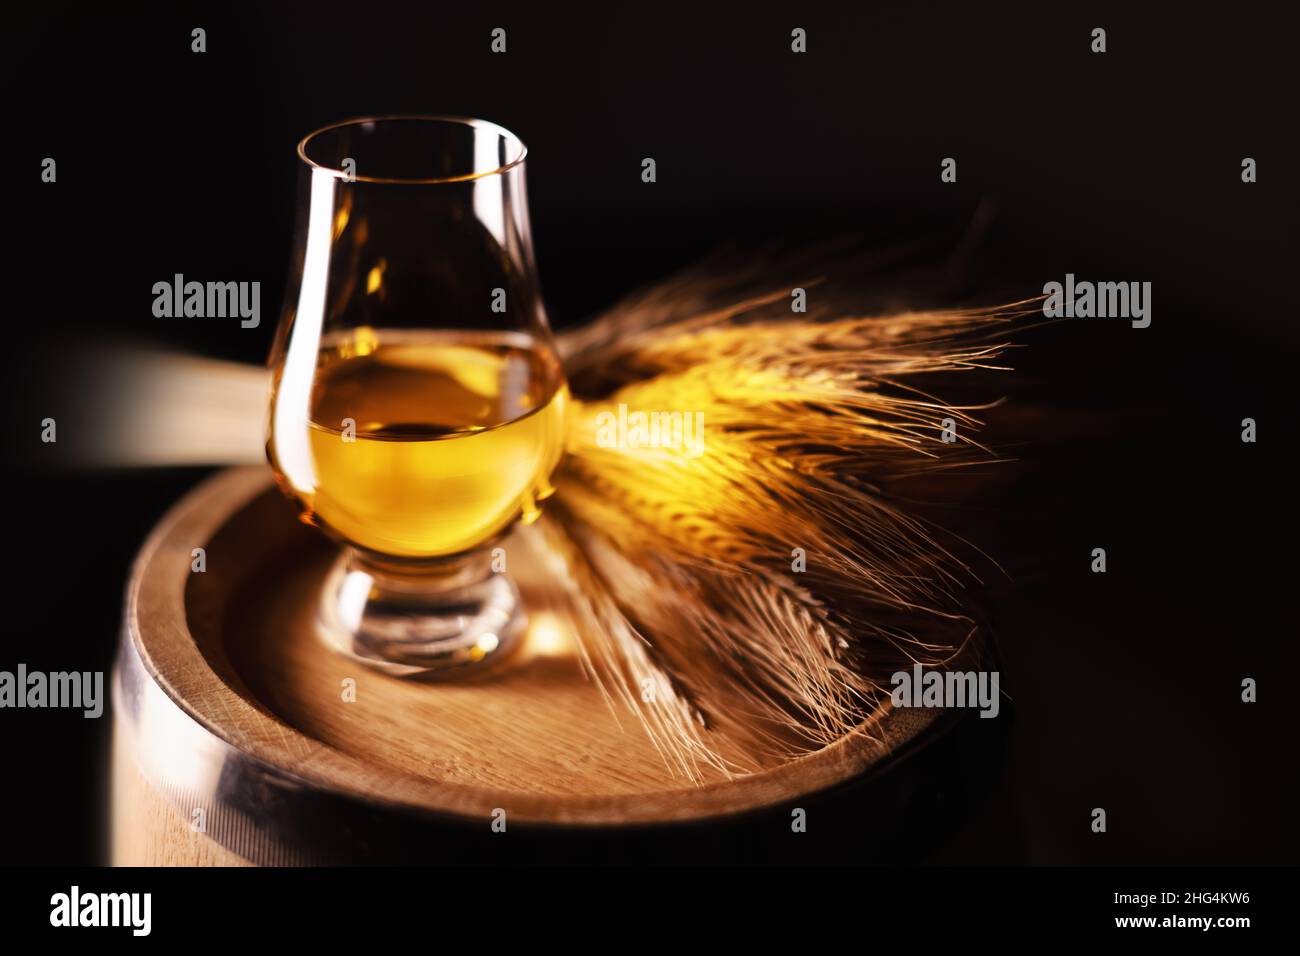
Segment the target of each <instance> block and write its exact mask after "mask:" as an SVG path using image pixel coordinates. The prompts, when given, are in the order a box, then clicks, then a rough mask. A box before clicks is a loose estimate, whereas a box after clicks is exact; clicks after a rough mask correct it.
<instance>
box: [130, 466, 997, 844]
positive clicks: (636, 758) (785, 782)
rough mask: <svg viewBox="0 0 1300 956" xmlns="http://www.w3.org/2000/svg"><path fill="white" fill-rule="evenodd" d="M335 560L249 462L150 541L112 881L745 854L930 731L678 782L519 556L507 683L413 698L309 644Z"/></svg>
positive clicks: (911, 723)
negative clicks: (290, 869)
mask: <svg viewBox="0 0 1300 956" xmlns="http://www.w3.org/2000/svg"><path fill="white" fill-rule="evenodd" d="M531 533H533V532H531V531H530V530H529V529H520V530H518V531H516V532H515V534H516V535H529V534H531ZM525 544H527V542H525ZM199 548H201V549H203V558H204V563H205V568H204V570H203V571H202V572H198V571H196V570H194V561H195V549H199ZM527 552H528V548H527V547H524V548H522V549H518V553H524V554H526V553H527ZM515 553H517V551H516V549H514V548H512V550H511V554H512V555H514V554H515ZM336 556H337V550H336V548H335V547H334V546H333V545H332V544H330V543H329V542H328V541H326V540H325V539H324V538H323V536H321V535H320V534H319V533H318V532H316V531H314V530H313V529H310V528H307V527H305V526H303V525H302V524H301V523H300V522H298V521H297V520H295V518H294V515H293V511H292V509H291V508H290V507H289V505H288V504H287V503H286V502H284V501H283V500H282V499H281V498H280V496H279V494H278V492H277V491H276V490H275V489H274V487H273V484H272V481H271V477H270V474H269V472H268V471H267V470H266V469H264V468H240V469H234V470H230V471H227V472H224V473H221V474H219V475H217V476H215V477H214V478H212V479H210V480H208V481H207V482H205V483H204V484H202V485H201V486H200V487H198V488H197V489H195V490H194V491H193V492H192V493H191V494H190V495H188V496H187V497H186V498H185V499H184V500H182V501H181V502H180V503H179V504H178V505H176V506H175V507H174V508H173V509H172V510H171V511H170V512H169V513H168V514H167V515H166V517H165V518H164V519H163V520H162V522H161V523H160V524H159V526H158V527H157V528H156V529H155V531H154V532H153V534H152V535H151V536H150V538H149V539H148V541H147V542H146V544H145V545H144V547H143V550H142V551H141V553H140V555H139V557H138V559H137V561H136V564H135V566H134V568H133V571H132V574H131V579H130V582H129V586H128V589H127V601H126V609H125V621H124V627H123V634H122V642H121V648H120V652H119V657H118V663H117V667H116V670H115V675H114V704H115V723H114V743H113V804H114V806H113V815H112V819H113V826H112V829H113V839H112V848H113V849H112V855H113V861H114V862H115V863H117V864H127V865H154V864H232V865H235V864H240V865H242V864H248V863H252V864H263V865H264V864H312V863H326V864H329V863H390V862H391V863H397V862H445V861H475V860H485V859H500V858H505V857H503V854H504V853H505V852H506V851H505V850H504V849H503V848H504V847H507V846H509V847H511V848H512V850H513V855H512V856H510V857H509V858H510V859H549V858H551V857H554V858H555V859H556V860H566V859H621V858H632V859H638V858H640V859H650V858H665V859H670V858H675V857H674V856H673V854H674V853H677V852H681V853H684V854H685V856H691V855H692V854H691V853H687V852H686V849H685V848H687V847H695V848H697V849H698V848H699V847H700V846H702V844H701V843H700V842H699V841H700V840H701V833H708V834H712V836H711V837H710V838H709V839H714V840H716V839H717V834H719V833H724V832H732V833H734V840H735V844H734V846H733V849H737V851H738V852H739V855H740V856H744V853H743V847H745V846H750V845H756V844H752V843H751V842H749V838H747V837H746V836H745V835H744V834H745V829H744V828H745V827H747V826H750V827H752V826H755V825H763V826H769V827H780V828H782V830H783V831H784V832H791V831H793V832H799V828H798V827H797V826H796V827H792V826H791V824H790V820H791V817H792V815H797V812H804V811H803V808H806V807H808V806H810V805H812V801H813V798H814V795H816V794H819V793H820V794H826V793H835V792H838V790H840V789H842V786H843V785H845V784H846V783H847V782H850V781H861V780H864V779H868V778H871V777H873V776H874V777H875V778H880V777H882V776H886V777H889V776H890V775H887V774H883V773H882V771H883V769H884V768H886V767H888V766H890V765H891V764H893V763H894V762H895V761H896V758H897V757H898V756H899V755H900V754H903V753H907V752H909V751H911V750H915V749H917V748H916V745H917V744H918V743H919V742H923V741H924V740H926V739H927V738H930V737H934V736H936V735H939V734H940V733H941V731H940V729H939V728H942V727H944V726H946V724H947V720H946V718H945V719H939V718H938V717H937V716H936V714H937V712H936V711H926V710H911V711H902V710H900V711H895V712H890V711H888V710H886V711H884V712H882V713H880V714H877V715H875V716H874V717H873V718H872V719H871V720H870V721H868V722H867V723H866V724H864V725H863V726H862V727H860V728H859V730H858V732H855V733H853V734H850V735H848V736H846V737H845V738H843V739H842V740H840V741H838V742H837V743H835V744H834V745H832V746H829V747H827V748H825V749H823V750H820V751H818V752H816V753H814V754H810V755H806V756H803V757H799V758H796V759H773V758H767V757H764V758H762V759H763V761H764V764H763V769H762V770H760V771H759V772H756V773H753V774H749V775H746V776H741V777H735V778H730V779H728V778H726V777H723V776H721V775H717V776H712V777H708V778H707V779H705V780H703V781H691V780H688V779H685V778H683V777H681V776H680V775H676V774H675V773H674V772H673V770H672V769H671V768H670V767H669V765H668V764H666V763H665V761H664V760H663V759H662V757H661V756H660V754H659V753H658V752H657V751H656V749H655V747H654V746H653V744H652V742H651V741H650V740H649V739H648V738H647V737H646V736H645V734H644V732H643V731H642V730H641V728H640V727H639V726H637V725H636V723H635V721H630V720H628V718H627V716H626V715H623V717H622V720H621V721H620V719H619V716H620V715H618V714H616V713H615V712H614V711H613V710H611V708H610V706H609V704H608V703H607V702H606V700H605V699H604V697H603V696H602V695H601V693H600V691H599V689H598V688H597V687H596V686H595V685H593V683H591V682H590V681H589V680H588V679H587V678H586V677H585V676H584V673H583V671H582V669H581V667H580V666H579V659H578V657H577V655H576V649H575V645H574V643H573V637H572V634H571V632H570V631H569V630H568V628H567V626H566V624H565V621H564V620H563V618H562V617H561V616H559V615H558V614H557V613H556V612H555V610H554V608H553V607H552V605H551V602H550V601H549V600H548V595H549V594H551V593H553V590H554V589H553V588H552V587H550V586H548V582H547V580H546V578H545V573H546V572H544V571H542V570H541V568H542V562H530V561H528V560H525V561H523V562H518V561H515V560H514V558H513V557H512V566H511V571H512V573H513V574H514V575H515V577H516V580H517V582H518V584H519V586H520V590H521V593H522V594H523V597H524V600H525V603H526V605H527V607H528V610H529V616H530V621H531V622H532V623H531V625H530V629H529V632H528V636H527V637H526V638H525V640H524V643H523V646H522V647H521V649H520V650H519V651H518V652H516V654H515V656H514V657H512V659H511V660H510V661H509V662H508V665H507V666H503V667H501V668H500V669H499V670H498V671H496V672H493V673H491V674H487V675H484V676H483V677H481V678H480V679H476V680H470V681H448V682H440V683H421V682H416V681H408V680H402V679H399V678H395V677H390V676H387V675H384V674H381V673H377V672H374V671H371V670H368V669H366V668H364V667H362V666H360V665H357V664H355V663H353V662H352V661H350V660H348V659H346V658H344V657H342V656H340V655H337V654H334V653H333V652H331V651H329V650H328V649H327V648H326V647H325V646H323V644H322V643H321V641H320V640H319V638H318V635H317V632H316V626H315V620H316V608H317V604H316V595H318V594H319V589H320V587H321V583H322V580H323V579H324V576H325V575H326V573H327V572H328V570H329V568H330V566H331V565H332V563H333V561H334V560H335V558H336ZM976 723H979V722H978V721H977V722H976ZM882 742H883V745H882ZM749 756H750V757H751V758H754V759H758V755H752V754H751V755H749ZM891 779H893V780H894V782H895V784H898V783H900V780H899V775H898V774H894V775H892V777H891ZM901 785H902V786H903V787H905V788H910V789H911V791H912V792H913V793H915V791H916V790H917V788H918V786H919V787H922V788H924V787H926V786H928V784H918V782H917V781H916V780H915V779H910V780H909V779H906V777H904V779H902V780H901ZM871 792H873V793H875V794H877V795H879V794H880V793H882V792H884V791H882V789H881V787H880V786H879V785H877V786H875V787H874V789H873V790H872V791H871ZM858 794H859V795H858V796H857V797H854V798H853V799H854V801H855V804H854V805H855V806H857V807H859V808H861V807H864V806H866V805H867V803H863V802H862V797H861V791H858ZM899 799H900V798H897V795H896V794H895V795H892V796H887V797H885V798H884V800H883V802H882V804H881V805H882V806H884V807H885V808H886V809H885V811H884V812H890V810H889V808H891V807H895V806H896V805H897V804H898V802H899ZM869 802H870V801H868V803H869ZM756 821H767V822H765V823H761V824H759V823H757V822H756ZM882 823H884V824H885V825H887V824H888V821H882ZM503 835H504V836H505V838H504V839H503V838H502V837H503ZM629 841H630V842H629ZM715 848H716V844H715ZM730 856H731V857H733V858H734V857H735V856H736V854H735V853H733V854H730Z"/></svg>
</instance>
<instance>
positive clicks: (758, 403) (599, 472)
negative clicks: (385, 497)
mask: <svg viewBox="0 0 1300 956" xmlns="http://www.w3.org/2000/svg"><path fill="white" fill-rule="evenodd" d="M867 271H868V270H867V269H866V268H865V267H864V261H863V259H862V257H861V256H858V255H849V254H845V253H843V252H842V251H839V250H836V249H835V248H831V247H818V248H811V249H807V250H805V251H803V252H801V253H797V254H793V255H791V254H790V253H789V252H779V251H775V250H774V251H773V252H771V253H770V254H758V255H756V254H754V253H753V252H752V251H750V252H747V253H744V254H739V253H729V252H726V251H724V252H722V253H720V254H718V255H715V256H714V257H712V258H711V259H708V260H706V261H704V262H702V263H700V264H699V265H697V266H694V267H691V268H689V269H687V270H686V271H684V272H682V273H680V274H678V275H675V276H673V277H671V278H670V279H668V280H666V281H664V282H661V283H659V284H657V285H655V286H653V287H651V288H649V289H648V290H646V291H642V292H639V293H636V294H634V295H632V296H630V297H628V298H627V299H625V300H623V301H622V302H620V303H618V304H617V305H616V306H614V307H613V308H612V309H610V310H609V311H608V312H607V313H605V314H604V315H602V316H600V317H599V318H598V319H597V320H596V321H594V322H592V323H591V324H588V325H586V326H583V327H581V328H578V329H576V330H573V331H570V332H567V333H565V334H564V335H561V336H560V340H559V341H560V352H561V357H562V360H563V363H564V367H565V371H566V374H567V376H568V378H569V382H570V385H571V388H572V390H573V394H574V397H575V403H574V406H573V410H572V414H571V416H570V418H569V421H570V427H569V435H568V449H567V455H566V459H565V462H564V464H563V465H562V466H561V469H560V472H559V473H558V475H557V477H556V479H555V484H556V488H557V493H556V495H555V497H554V499H553V500H552V503H551V504H550V505H548V513H547V516H546V517H545V518H544V519H543V521H542V522H541V524H540V530H541V532H542V533H543V534H545V535H546V538H547V542H548V545H549V547H548V548H547V549H546V550H547V552H548V553H549V555H550V560H551V561H552V562H553V569H554V571H555V578H556V580H557V581H562V582H566V584H565V585H564V586H565V588H566V590H567V593H566V595H565V599H566V602H567V604H568V609H569V611H570V613H571V617H572V620H573V622H574V625H575V627H576V628H577V631H578V637H579V643H580V645H581V654H582V659H583V662H584V666H585V667H586V669H587V670H588V672H589V673H590V675H591V677H592V678H593V679H594V680H595V681H596V682H597V683H598V684H599V685H600V687H601V688H602V690H603V691H604V693H605V694H606V696H607V698H608V699H609V701H610V703H611V705H612V706H614V707H615V708H616V709H625V710H627V711H630V712H631V713H632V714H633V715H634V716H635V718H636V719H637V720H639V721H640V723H641V724H642V726H643V727H644V729H645V731H646V732H647V733H648V734H649V735H650V737H651V739H652V740H653V741H654V742H655V744H656V746H658V747H659V749H660V751H661V752H662V753H663V755H664V757H665V759H666V760H667V761H668V762H669V764H670V766H671V767H672V768H673V770H674V772H680V773H682V774H684V775H686V776H688V777H691V778H696V779H698V778H699V777H700V770H701V768H702V767H704V766H711V767H713V768H715V770H717V771H720V772H721V773H723V774H725V775H728V776H730V775H734V774H743V773H747V772H751V771H753V770H755V769H757V768H758V765H759V764H761V763H763V762H765V761H764V760H763V759H761V756H760V757H759V758H757V763H749V762H746V761H745V760H744V759H743V758H738V757H736V756H735V754H736V753H749V754H754V755H768V756H771V757H773V758H786V757H790V756H794V755H798V754H800V753H805V752H809V751H812V750H816V749H819V748H821V747H824V746H826V745H828V744H830V743H832V742H834V741H835V740H837V739H839V738H841V737H843V736H844V735H846V734H848V733H850V732H854V731H855V729H857V731H858V732H861V729H862V727H863V726H864V722H865V721H866V720H867V719H868V718H869V717H871V715H873V714H875V713H877V712H878V711H879V709H880V708H881V706H882V704H884V703H885V702H886V701H887V700H888V697H889V691H890V675H892V674H894V673H895V672H897V671H899V670H903V669H910V668H911V667H912V666H913V665H914V664H916V663H920V664H922V665H926V666H946V665H952V664H953V662H954V661H955V660H957V659H958V658H959V657H962V658H963V659H966V660H970V659H971V656H972V655H978V653H979V646H980V643H981V640H982V635H981V627H982V625H981V624H980V623H979V621H978V618H977V616H976V615H974V614H972V613H971V610H970V600H969V597H968V594H969V590H970V587H971V585H972V583H973V581H974V579H975V573H974V572H973V571H972V568H971V565H970V563H969V562H968V561H967V560H966V558H965V557H963V551H964V548H963V547H962V545H963V544H964V543H963V542H961V541H960V540H956V539H954V538H952V537H951V536H949V535H947V534H946V533H944V532H942V531H941V530H940V529H938V528H936V527H934V526H933V525H931V524H930V523H929V522H928V521H926V520H924V519H923V518H921V517H920V516H918V515H916V514H913V513H911V512H910V510H909V508H908V507H907V506H906V505H905V504H904V503H903V499H905V498H907V497H908V489H909V487H911V486H912V485H914V484H915V483H917V482H919V481H920V480H921V479H922V478H923V476H926V475H929V474H932V473H933V472H935V471H936V470H939V469H950V468H954V467H958V466H966V465H970V464H972V463H977V462H989V461H995V460H996V456H995V455H994V453H993V452H991V451H990V450H988V449H987V448H985V447H983V446H982V445H981V444H979V443H978V442H977V441H976V440H975V437H974V436H975V434H976V433H977V431H978V428H979V426H980V424H981V423H980V421H979V420H978V419H977V418H976V417H975V414H976V413H977V412H979V411H980V410H981V409H983V408H988V407H991V403H983V404H979V405H972V404H965V405H956V404H949V403H948V402H945V401H944V400H943V399H942V398H940V397H937V396H936V395H933V394H931V392H930V388H931V385H932V383H936V382H938V383H942V382H950V381H952V380H953V376H954V375H964V376H967V377H969V376H970V375H971V374H977V375H980V376H983V375H985V373H986V372H987V371H988V370H994V369H998V368H1000V366H998V365H997V364H996V363H997V361H998V357H999V355H1000V354H1001V353H1002V352H1003V351H1004V349H1005V348H1006V347H1007V343H1006V342H1005V341H1003V340H1002V336H1004V335H1005V333H1006V332H1007V330H1008V326H1009V324H1010V323H1012V322H1013V320H1015V319H1016V318H1018V317H1019V316H1022V315H1025V314H1027V312H1028V310H1027V309H1025V308H1024V305H1025V304H1024V303H1015V304H1012V305H1010V306H1006V307H1003V308H1000V309H995V310H958V311H904V310H900V309H898V308H896V307H892V306H891V305H890V304H889V303H887V302H879V303H875V304H874V305H873V304H871V303H870V301H869V300H870V294H869V293H864V292H863V291H862V290H863V288H864V287H863V285H862V282H861V280H862V278H863V276H864V275H865V274H866V273H867ZM845 277H847V280H846V279H845ZM864 305H865V306H866V307H864ZM800 307H802V309H803V310H802V311H799V309H800ZM629 410H631V411H632V413H633V414H635V413H636V412H638V411H639V412H642V413H644V414H647V415H653V414H654V413H661V415H662V414H663V413H669V412H680V413H682V415H683V417H684V416H688V415H689V416H692V421H693V422H702V425H703V432H702V434H700V435H695V436H692V438H693V444H692V445H691V447H689V448H687V447H685V446H684V445H683V444H681V443H679V444H678V445H677V447H665V445H666V444H668V443H665V442H659V443H653V442H651V443H647V442H645V441H644V438H645V435H644V432H643V433H642V434H641V438H642V441H641V442H628V441H619V442H611V441H610V440H609V429H608V424H609V422H610V421H612V420H614V419H615V416H621V417H620V418H619V419H618V420H619V421H620V422H626V420H627V417H628V414H629ZM663 421H664V422H665V424H666V423H667V421H668V419H667V418H666V417H664V418H663ZM688 425H689V423H688ZM620 434H622V433H620ZM633 444H638V445H639V447H635V448H634V447H630V446H631V445H633ZM715 735H726V736H727V737H729V738H731V739H732V740H740V741H744V742H745V745H744V746H743V747H742V748H739V749H738V750H737V749H735V748H730V749H729V750H728V753H729V756H726V757H724V756H723V755H722V753H720V749H721V748H718V747H716V746H714V742H716V740H717V737H716V736H715Z"/></svg>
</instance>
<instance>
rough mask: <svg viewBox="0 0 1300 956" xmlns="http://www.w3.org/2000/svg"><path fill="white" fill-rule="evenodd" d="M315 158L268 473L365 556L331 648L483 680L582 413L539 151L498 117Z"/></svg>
mask: <svg viewBox="0 0 1300 956" xmlns="http://www.w3.org/2000/svg"><path fill="white" fill-rule="evenodd" d="M298 156H299V158H300V159H301V160H302V168H301V175H300V194H299V207H298V210H299V211H298V224H297V232H296V237H295V242H294V262H293V267H292V272H291V276H292V277H291V281H290V284H289V288H288V292H287V295H286V298H285V308H284V314H283V316H282V318H281V320H280V325H279V328H278V330H277V333H276V339H275V344H274V346H273V347H272V351H271V357H270V366H271V368H272V370H273V373H274V375H273V387H272V395H271V409H270V420H269V428H268V438H267V457H268V458H269V460H270V462H271V466H272V468H273V469H274V471H275V475H276V480H277V482H278V483H279V485H280V487H281V489H282V490H283V491H284V492H285V493H286V494H287V495H288V496H289V497H290V498H291V499H292V500H293V501H294V502H295V503H296V504H297V506H298V507H299V509H300V512H301V515H302V518H303V520H305V521H307V522H308V523H310V524H313V525H315V526H317V527H319V528H321V529H322V530H323V531H325V532H326V533H327V534H329V535H330V536H332V537H333V538H335V539H336V540H338V541H339V542H341V543H342V544H344V545H345V546H346V548H345V550H344V552H343V554H342V556H341V557H340V559H339V560H338V562H337V563H336V564H335V566H334V568H333V571H332V572H331V574H330V575H329V577H328V579H327V582H326V586H325V590H324V594H323V595H322V598H321V604H320V624H321V630H322V632H323V635H324V637H325V638H326V640H327V641H328V643H329V644H331V645H332V646H333V647H335V648H336V649H338V650H341V651H343V652H344V653H346V654H348V655H350V656H352V657H354V658H356V659H359V660H362V661H365V662H366V663H368V664H371V665H373V666H375V667H377V668H380V669H382V670H385V671H387V672H389V673H392V674H397V675H401V676H415V675H424V676H433V675H442V674H447V673H452V672H464V671H478V670H481V669H483V668H484V667H486V666H487V665H488V664H490V663H493V662H495V661H498V660H500V659H502V658H503V657H504V656H505V655H506V654H507V653H508V652H509V650H510V648H511V646H512V645H513V644H515V643H516V642H517V641H518V638H519V636H520V635H521V633H522V631H523V628H524V625H525V616H524V613H523V609H522V607H521V604H520V599H519V593H518V590H517V589H516V587H515V585H514V583H513V582H512V581H511V579H510V577H509V575H508V573H506V569H507V568H508V563H507V561H506V560H505V559H506V554H505V549H504V548H502V547H501V543H502V540H503V538H504V537H505V535H506V534H507V532H509V531H510V529H511V528H512V526H514V524H515V523H516V522H517V521H523V522H531V521H533V520H535V519H536V518H537V516H538V514H539V513H540V511H539V509H540V506H541V502H542V501H543V500H544V499H545V498H546V497H547V496H548V495H549V494H550V493H551V492H552V490H553V489H552V487H551V485H550V475H551V472H552V471H553V470H554V469H555V467H556V466H557V465H558V464H559V461H560V458H561V455H562V453H563V447H564V414H565V406H566V403H567V401H568V390H567V386H566V384H565V381H564V377H563V374H562V372H561V369H560V365H559V362H558V360H557V358H556V353H555V348H554V342H553V339H552V336H551V333H550V329H549V326H548V323H547V319H546V313H545V311H544V309H543V306H542V300H541V294H540V289H539V286H538V281H537V268H536V264H535V262H534V258H533V248H532V236H531V231H530V227H529V221H528V205H527V198H526V194H525V189H524V156H525V149H524V145H523V143H522V142H520V140H519V139H518V138H517V137H516V136H514V135H513V134H512V133H510V132H509V131H507V130H505V129H503V128H501V127H500V126H497V125H495V124H493V123H488V122H484V121H482V120H474V119H461V118H456V117H443V116H383V117H373V118H367V119H357V120H349V121H347V122H343V123H338V124H335V125H333V126H328V127H325V128H324V129H320V130H317V131H316V132H314V133H311V134H310V135H308V136H307V137H306V138H305V139H303V140H302V142H301V143H299V145H298Z"/></svg>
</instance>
